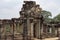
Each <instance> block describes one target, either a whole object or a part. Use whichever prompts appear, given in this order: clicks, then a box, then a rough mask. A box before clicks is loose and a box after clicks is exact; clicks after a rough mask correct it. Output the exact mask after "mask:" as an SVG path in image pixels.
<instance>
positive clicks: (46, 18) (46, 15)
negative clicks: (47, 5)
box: [41, 10, 52, 23]
mask: <svg viewBox="0 0 60 40" xmlns="http://www.w3.org/2000/svg"><path fill="white" fill-rule="evenodd" d="M41 14H42V15H43V17H44V22H47V23H48V22H50V21H51V18H50V17H51V16H52V14H51V12H49V11H45V10H43V11H42V12H41Z"/></svg>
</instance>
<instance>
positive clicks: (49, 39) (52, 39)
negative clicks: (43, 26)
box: [34, 37, 58, 40]
mask: <svg viewBox="0 0 60 40" xmlns="http://www.w3.org/2000/svg"><path fill="white" fill-rule="evenodd" d="M34 40H40V39H36V38H35V39H34ZM43 40H58V37H55V38H45V39H43Z"/></svg>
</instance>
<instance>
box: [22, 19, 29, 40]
mask: <svg viewBox="0 0 60 40" xmlns="http://www.w3.org/2000/svg"><path fill="white" fill-rule="evenodd" d="M23 40H28V28H27V19H23Z"/></svg>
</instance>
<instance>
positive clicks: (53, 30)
mask: <svg viewBox="0 0 60 40" xmlns="http://www.w3.org/2000/svg"><path fill="white" fill-rule="evenodd" d="M54 36H55V26H54V25H53V24H52V37H54Z"/></svg>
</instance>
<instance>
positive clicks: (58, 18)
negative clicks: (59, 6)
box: [54, 14, 60, 22]
mask: <svg viewBox="0 0 60 40" xmlns="http://www.w3.org/2000/svg"><path fill="white" fill-rule="evenodd" d="M54 20H55V21H57V22H60V14H58V15H57V16H55V17H54Z"/></svg>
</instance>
